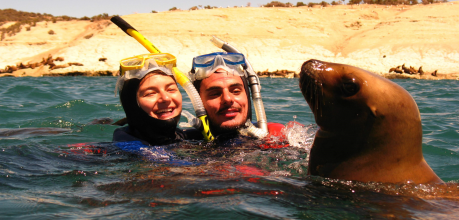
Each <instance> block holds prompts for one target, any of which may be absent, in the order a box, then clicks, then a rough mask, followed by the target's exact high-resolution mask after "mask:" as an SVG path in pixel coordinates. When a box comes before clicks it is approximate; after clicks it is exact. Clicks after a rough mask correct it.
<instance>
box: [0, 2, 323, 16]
mask: <svg viewBox="0 0 459 220" xmlns="http://www.w3.org/2000/svg"><path fill="white" fill-rule="evenodd" d="M271 1H272V0H124V1H122V0H0V9H6V8H12V9H16V10H19V11H26V12H37V13H48V14H52V15H55V16H59V15H68V16H71V17H77V18H80V17H84V16H88V17H92V16H94V15H98V14H102V13H108V14H109V15H128V14H134V13H150V12H151V11H152V10H155V11H158V12H160V11H168V10H169V9H170V8H172V7H177V8H180V9H189V8H191V7H192V6H197V5H202V6H205V5H210V6H217V7H219V6H222V7H227V6H231V7H232V6H235V5H238V6H241V5H244V6H246V5H247V3H248V2H250V3H251V7H259V6H260V5H263V4H266V3H269V2H271ZM299 1H301V2H303V3H305V4H307V3H308V2H310V0H308V1H302V0H295V1H288V0H286V1H282V0H281V1H280V2H284V3H287V2H291V3H293V4H294V5H296V3H297V2H299ZM321 1H322V0H316V1H314V0H313V1H312V2H321ZM327 2H331V1H327Z"/></svg>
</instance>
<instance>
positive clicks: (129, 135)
mask: <svg viewBox="0 0 459 220" xmlns="http://www.w3.org/2000/svg"><path fill="white" fill-rule="evenodd" d="M140 136H141V134H138V133H137V132H135V131H132V129H130V128H129V126H124V127H121V128H117V129H116V130H115V131H114V132H113V140H112V141H113V142H128V141H140V142H142V143H143V144H145V145H164V144H170V143H174V142H179V141H181V140H202V139H203V137H202V134H201V133H200V132H199V131H198V130H196V129H184V130H182V129H179V128H176V129H175V137H166V136H162V135H159V134H157V135H155V137H154V138H150V139H151V140H150V142H148V141H146V140H144V139H143V138H142V137H140Z"/></svg>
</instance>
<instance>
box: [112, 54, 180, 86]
mask: <svg viewBox="0 0 459 220" xmlns="http://www.w3.org/2000/svg"><path fill="white" fill-rule="evenodd" d="M176 61H177V59H176V58H175V56H173V55H172V54H168V53H150V54H142V55H138V56H135V57H129V58H125V59H122V60H121V61H120V76H119V77H118V81H117V83H116V89H115V93H116V91H121V90H122V89H123V84H124V82H125V81H127V80H129V79H133V78H136V79H142V78H143V77H144V76H145V75H147V74H148V73H150V72H152V71H155V70H160V71H162V72H164V73H165V74H167V75H170V76H172V77H173V76H174V75H173V74H172V68H173V67H175V66H176Z"/></svg>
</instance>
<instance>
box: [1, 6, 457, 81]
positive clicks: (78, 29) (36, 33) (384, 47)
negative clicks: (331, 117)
mask: <svg viewBox="0 0 459 220" xmlns="http://www.w3.org/2000/svg"><path fill="white" fill-rule="evenodd" d="M458 11H459V2H452V3H442V4H432V5H414V6H377V5H359V6H357V5H354V6H348V5H340V6H333V7H325V8H307V7H299V8H221V9H208V10H197V11H174V12H160V13H150V14H132V15H127V16H123V18H124V19H125V20H126V21H128V22H129V23H130V24H132V25H133V26H134V27H135V28H136V29H137V30H138V31H139V32H140V33H142V34H143V35H144V36H146V37H147V38H148V39H149V40H150V41H151V42H153V43H154V44H155V45H156V46H157V47H158V48H159V49H160V50H161V51H163V52H169V53H172V54H174V55H175V56H176V57H177V59H178V67H179V68H180V69H181V70H182V71H189V69H190V66H191V60H192V58H193V57H194V56H196V55H199V54H203V53H209V52H214V51H218V48H216V47H215V46H213V45H212V43H211V42H210V41H209V40H210V38H211V37H212V35H215V36H217V37H219V38H221V39H223V40H225V41H227V42H230V43H231V44H232V45H234V46H235V47H236V48H238V49H239V50H241V51H242V52H243V53H244V54H245V55H246V56H247V57H248V59H249V60H250V62H251V63H252V65H253V67H254V69H255V70H256V71H264V70H268V71H275V70H278V69H279V70H281V69H287V70H292V71H296V72H298V71H299V69H300V66H301V64H302V63H303V62H304V61H306V60H308V59H320V60H324V61H329V62H338V63H345V64H350V65H354V66H358V67H361V68H363V69H367V70H370V71H373V72H376V73H380V74H384V73H388V71H389V69H390V68H391V67H395V66H398V65H402V64H404V63H405V64H406V65H407V66H413V67H415V68H419V66H423V69H424V71H425V72H428V73H430V72H433V71H434V70H438V73H439V75H440V74H447V76H448V78H457V77H458V76H459V71H458V70H459V37H458V36H459V15H458V14H457V12H458ZM49 30H53V31H54V32H55V34H54V35H50V34H48V32H49ZM91 34H92V37H90V38H89V36H90V35H91ZM87 38H88V39H87ZM0 45H1V46H0V53H1V54H2V55H1V56H0V68H4V67H5V66H7V65H16V64H17V63H19V62H23V63H27V62H38V61H41V60H42V58H43V57H47V56H48V54H52V55H53V57H57V56H60V57H64V58H65V61H62V62H56V64H58V65H59V63H62V64H64V63H67V62H78V63H82V64H84V66H70V67H67V68H63V69H55V70H49V68H48V67H47V66H42V67H39V68H35V69H23V70H18V71H15V72H13V74H11V75H14V76H29V75H30V76H42V75H49V74H64V73H79V72H82V73H86V74H96V75H97V74H107V73H108V74H114V73H116V72H117V70H118V68H119V64H118V61H119V60H120V59H122V58H126V57H129V56H133V55H137V54H142V53H147V51H146V49H144V48H143V47H142V46H141V45H140V44H139V43H137V41H135V40H134V39H133V38H131V37H129V36H127V35H126V34H125V33H124V32H123V31H121V30H120V29H119V28H118V27H117V26H116V25H114V24H111V22H109V21H99V22H89V21H68V22H64V21H60V22H57V23H52V22H47V23H46V22H40V23H38V24H37V26H36V27H32V28H31V30H30V31H26V30H25V29H23V30H22V31H21V32H20V33H18V34H17V35H15V36H12V37H7V38H6V39H5V40H3V41H0ZM99 58H107V60H106V61H105V62H100V61H99ZM3 75H5V74H3ZM429 75H430V74H429ZM441 76H445V75H441Z"/></svg>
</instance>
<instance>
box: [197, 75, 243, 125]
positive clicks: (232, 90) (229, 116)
mask: <svg viewBox="0 0 459 220" xmlns="http://www.w3.org/2000/svg"><path fill="white" fill-rule="evenodd" d="M200 96H201V99H202V102H203V103H204V108H205V109H206V111H207V115H208V117H209V121H210V123H211V124H212V125H213V127H214V128H216V129H218V130H221V131H234V130H236V129H237V128H238V127H239V126H241V125H243V124H244V123H245V121H246V120H247V112H248V100H247V94H246V91H245V90H244V84H243V82H242V79H241V77H240V76H234V75H232V74H228V73H227V72H226V71H225V70H223V69H218V70H217V71H215V73H213V74H212V75H210V76H209V77H207V78H205V79H203V80H202V82H201V88H200Z"/></svg>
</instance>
